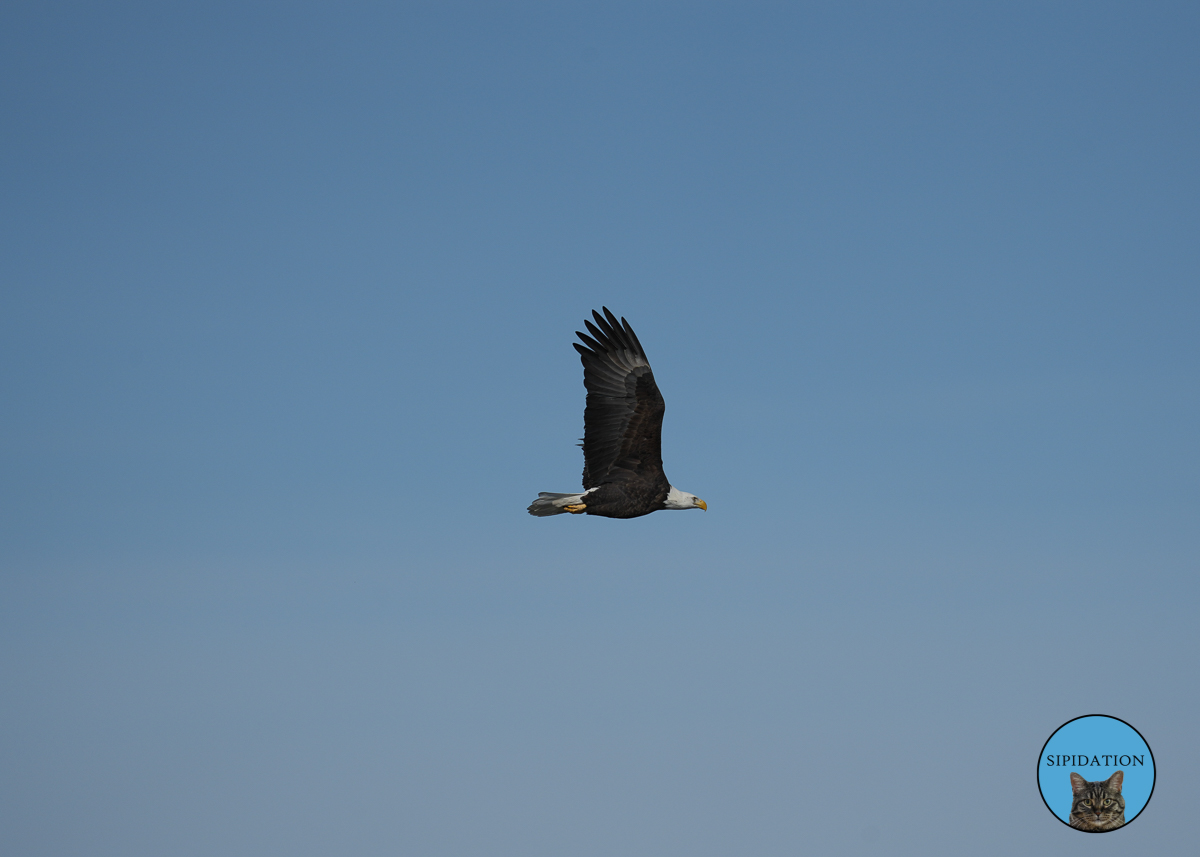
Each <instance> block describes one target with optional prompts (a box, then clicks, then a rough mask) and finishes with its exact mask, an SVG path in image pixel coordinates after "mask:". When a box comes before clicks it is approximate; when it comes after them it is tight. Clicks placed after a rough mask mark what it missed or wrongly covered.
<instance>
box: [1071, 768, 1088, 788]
mask: <svg viewBox="0 0 1200 857" xmlns="http://www.w3.org/2000/svg"><path fill="white" fill-rule="evenodd" d="M1086 785H1087V780H1085V779H1084V778H1083V777H1081V776H1079V774H1077V773H1075V772H1074V771H1071V791H1073V792H1074V793H1075V794H1079V793H1080V792H1082V791H1083V789H1084V786H1086Z"/></svg>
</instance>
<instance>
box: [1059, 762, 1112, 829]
mask: <svg viewBox="0 0 1200 857" xmlns="http://www.w3.org/2000/svg"><path fill="white" fill-rule="evenodd" d="M1124 780H1125V772H1124V771H1117V772H1116V773H1114V774H1113V775H1112V776H1111V777H1109V778H1108V779H1107V780H1099V781H1097V782H1094V783H1089V782H1088V781H1087V780H1085V779H1084V778H1083V777H1081V776H1079V774H1077V773H1075V772H1074V771H1072V772H1071V792H1072V800H1071V826H1072V827H1077V828H1079V829H1080V830H1095V831H1099V830H1115V829H1116V828H1118V827H1120V826H1121V825H1122V824H1124V823H1125V798H1123V797H1121V783H1122V782H1123V781H1124Z"/></svg>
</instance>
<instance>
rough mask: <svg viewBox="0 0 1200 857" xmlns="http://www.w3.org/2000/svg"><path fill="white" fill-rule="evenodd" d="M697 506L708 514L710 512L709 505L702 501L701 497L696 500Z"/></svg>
mask: <svg viewBox="0 0 1200 857" xmlns="http://www.w3.org/2000/svg"><path fill="white" fill-rule="evenodd" d="M696 505H697V506H699V507H700V508H701V509H703V510H704V511H706V512H707V511H708V504H707V503H705V502H704V501H703V500H701V499H700V498H699V497H697V498H696Z"/></svg>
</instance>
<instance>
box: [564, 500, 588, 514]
mask: <svg viewBox="0 0 1200 857" xmlns="http://www.w3.org/2000/svg"><path fill="white" fill-rule="evenodd" d="M563 508H564V509H566V510H567V511H568V512H570V513H571V514H572V515H578V514H579V513H580V512H582V511H583V510H584V509H586V508H587V503H576V504H575V505H574V506H563Z"/></svg>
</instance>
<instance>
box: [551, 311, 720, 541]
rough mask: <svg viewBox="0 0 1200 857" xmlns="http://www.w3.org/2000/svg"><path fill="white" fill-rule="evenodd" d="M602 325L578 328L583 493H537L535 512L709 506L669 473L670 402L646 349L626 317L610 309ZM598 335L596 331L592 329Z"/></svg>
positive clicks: (617, 514) (608, 514)
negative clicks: (665, 429)
mask: <svg viewBox="0 0 1200 857" xmlns="http://www.w3.org/2000/svg"><path fill="white" fill-rule="evenodd" d="M603 309H604V315H601V314H600V313H598V312H596V311H595V310H592V316H593V317H594V318H595V319H596V323H595V324H592V323H591V322H590V321H586V320H585V321H584V324H585V325H586V326H587V329H588V333H581V332H579V331H576V335H577V336H578V337H579V338H580V339H581V340H583V344H582V345H580V344H579V343H577V342H576V343H572V344H573V345H574V346H575V350H576V351H578V352H579V356H580V358H581V359H582V361H583V386H584V387H586V388H587V406H586V407H585V408H584V410H583V443H582V444H581V446H582V447H583V488H584V490H583V493H581V494H550V493H541V494H538V498H537V499H536V500H534V501H533V503H532V504H531V505H530V506H529V514H531V515H537V516H538V517H539V518H544V517H546V516H548V515H561V514H562V513H563V512H571V513H572V514H575V515H579V514H588V515H600V516H602V517H605V518H638V517H641V516H642V515H649V514H650V513H651V512H657V511H658V510H659V509H704V510H705V511H707V510H708V504H707V503H705V502H704V501H703V500H701V499H700V498H699V497H697V496H696V495H695V494H689V493H687V492H686V491H680V490H679V489H678V488H676V487H675V486H674V485H672V484H671V483H670V482H669V481H668V480H667V477H666V474H664V473H663V463H662V421H663V413H664V412H665V411H666V405H665V404H664V403H663V397H662V393H660V392H658V385H657V384H655V383H654V373H653V372H652V371H650V362H649V361H648V360H647V359H646V352H645V351H643V350H642V344H641V343H640V342H638V338H637V334H635V333H634V332H633V328H632V327H630V326H629V322H627V321H626V320H625V319H621V320H620V321H617V317H616V316H615V315H613V314H612V313H611V312H609V310H608V307H604V308H603ZM589 333H590V334H591V335H590V336H589V335H588V334H589Z"/></svg>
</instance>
